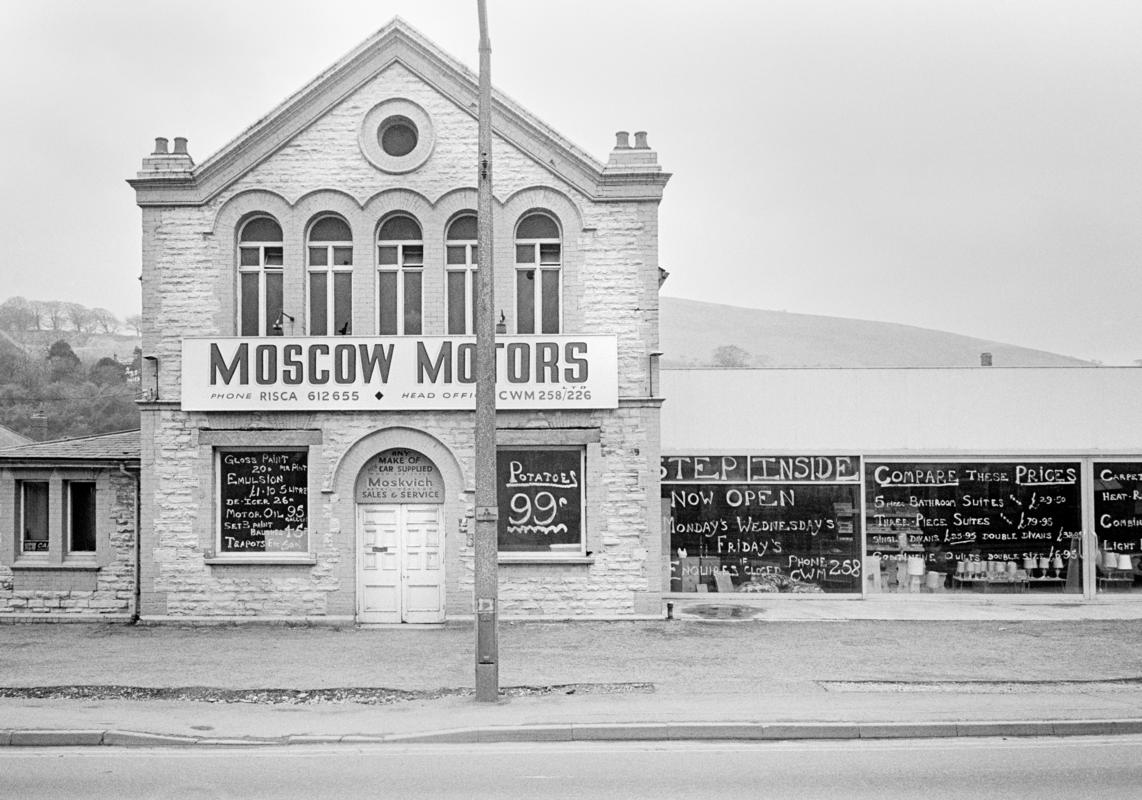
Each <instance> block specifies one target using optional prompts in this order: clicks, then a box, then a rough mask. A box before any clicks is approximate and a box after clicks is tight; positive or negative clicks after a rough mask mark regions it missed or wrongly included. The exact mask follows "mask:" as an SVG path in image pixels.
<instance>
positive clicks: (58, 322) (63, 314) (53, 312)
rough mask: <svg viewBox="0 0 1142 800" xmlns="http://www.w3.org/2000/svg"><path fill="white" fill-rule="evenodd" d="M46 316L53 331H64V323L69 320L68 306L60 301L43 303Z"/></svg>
mask: <svg viewBox="0 0 1142 800" xmlns="http://www.w3.org/2000/svg"><path fill="white" fill-rule="evenodd" d="M40 304H41V305H42V306H43V308H44V316H45V318H46V320H47V323H48V325H49V326H50V328H51V330H53V331H62V330H63V323H64V321H65V320H66V319H67V305H66V304H65V303H61V302H60V301H59V300H48V301H41V302H40Z"/></svg>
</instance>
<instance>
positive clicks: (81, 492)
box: [65, 481, 95, 553]
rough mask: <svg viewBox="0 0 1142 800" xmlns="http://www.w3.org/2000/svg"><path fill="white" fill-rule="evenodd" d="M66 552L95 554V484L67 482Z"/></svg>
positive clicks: (89, 482) (90, 482) (92, 482)
mask: <svg viewBox="0 0 1142 800" xmlns="http://www.w3.org/2000/svg"><path fill="white" fill-rule="evenodd" d="M65 486H66V494H67V500H66V503H67V505H66V506H65V510H66V512H67V516H66V524H67V551H68V552H69V553H94V552H95V482H94V481H68V482H67V483H66V484H65Z"/></svg>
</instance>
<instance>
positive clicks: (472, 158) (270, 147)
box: [130, 20, 669, 623]
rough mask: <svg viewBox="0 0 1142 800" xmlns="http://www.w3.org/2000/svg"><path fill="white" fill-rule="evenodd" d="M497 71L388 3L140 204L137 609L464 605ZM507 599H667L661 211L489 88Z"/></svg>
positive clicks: (413, 614) (620, 170)
mask: <svg viewBox="0 0 1142 800" xmlns="http://www.w3.org/2000/svg"><path fill="white" fill-rule="evenodd" d="M476 99H477V82H476V76H475V75H474V74H472V73H471V72H470V71H469V70H467V69H466V68H464V67H463V66H462V65H460V64H458V63H457V62H456V61H454V60H453V59H451V58H450V57H449V56H447V55H445V54H444V53H442V52H440V51H439V50H438V49H437V48H436V47H434V46H433V45H432V44H431V43H429V42H427V41H426V40H425V39H424V38H423V37H421V36H420V35H419V34H418V33H416V32H415V31H413V30H412V29H411V28H409V27H408V26H407V25H406V24H404V23H403V22H401V21H399V20H396V21H394V22H393V23H391V24H390V25H388V26H387V27H385V28H384V29H382V30H381V31H379V32H378V33H377V34H376V35H374V36H373V37H371V38H370V39H369V40H367V41H366V42H364V43H363V44H362V45H361V46H359V47H358V48H357V49H355V50H354V51H353V52H351V53H350V54H349V55H347V56H346V57H345V58H344V59H342V60H341V61H340V62H338V63H337V64H336V65H334V66H333V67H332V68H330V69H329V70H327V71H326V72H325V73H323V74H322V75H320V76H319V77H318V78H317V79H316V80H315V81H314V82H313V83H311V84H310V85H308V86H306V87H305V88H303V89H302V90H301V91H299V92H298V93H297V94H295V95H294V96H292V97H290V98H289V99H288V100H286V101H285V102H284V103H283V104H282V105H280V106H279V107H278V108H277V109H275V110H274V111H273V112H271V113H270V114H269V115H268V116H266V117H265V118H263V119H262V120H260V121H259V122H257V123H256V124H255V125H254V126H252V127H251V128H250V129H248V130H247V131H245V132H244V133H242V134H241V135H240V136H239V137H238V138H237V139H235V140H234V141H233V142H231V143H230V144H228V145H227V146H226V147H224V148H223V149H222V150H221V151H220V152H218V153H217V154H215V155H214V156H212V157H211V158H209V159H207V160H206V161H205V162H204V163H202V164H201V165H196V164H195V163H194V162H193V160H192V159H191V157H190V155H189V154H188V153H187V148H186V141H185V140H183V139H175V143H174V148H173V151H171V150H168V142H167V140H165V139H160V140H157V142H156V148H155V152H154V153H153V154H151V155H150V156H149V157H147V158H146V159H144V161H143V167H142V169H141V171H140V172H139V173H138V175H137V177H136V178H135V179H133V180H131V181H130V184H131V185H132V187H133V188H134V189H135V191H136V197H137V202H138V204H139V206H140V208H141V209H142V222H143V251H142V256H143V258H142V260H143V317H144V323H143V352H144V363H145V365H147V366H146V368H145V374H144V376H143V391H144V397H145V400H144V402H143V404H142V442H143V451H142V495H141V497H142V516H141V520H142V524H141V536H142V551H141V559H140V563H141V571H142V580H141V587H140V588H141V598H142V599H141V613H142V617H143V618H144V619H171V618H177V619H193V618H209V619H223V618H250V617H256V618H275V619H307V620H330V621H347V620H352V621H356V622H365V623H369V622H377V623H394V622H439V621H442V620H444V619H446V618H447V617H449V616H457V615H458V616H466V615H470V614H471V613H472V582H473V546H472V537H473V533H474V520H473V514H474V476H473V436H474V432H473V427H474V414H473V408H474V401H473V396H474V384H473V383H472V366H473V365H472V359H471V353H472V348H473V341H474V339H473V337H472V336H471V334H472V331H473V327H472V326H473V319H472V317H473V299H474V292H475V287H476V284H477V282H478V281H479V280H483V279H484V276H485V274H486V269H485V268H484V267H483V265H482V264H481V263H480V262H481V258H480V254H479V253H478V252H477V249H476V242H475V239H476V234H475V208H476V188H475V176H476V165H477V120H476V111H477V108H476ZM493 128H494V144H493V169H494V182H493V185H494V194H495V216H494V220H493V224H494V229H495V252H494V272H495V277H494V280H495V296H496V308H497V315H498V316H499V317H500V319H501V321H502V324H501V328H502V333H501V334H500V335H498V336H497V341H498V342H499V343H501V344H502V347H501V349H500V351H499V352H500V360H499V364H498V367H499V370H500V377H499V381H498V396H499V400H498V406H499V408H500V411H499V414H498V421H497V428H498V433H497V444H498V447H499V450H500V452H499V455H498V460H497V463H498V470H499V479H500V486H499V494H500V513H499V516H500V522H499V524H500V550H501V552H500V562H501V564H500V571H499V575H500V589H499V597H500V604H501V609H500V610H501V614H503V615H505V616H508V617H510V616H541V617H575V616H593V617H632V616H659V615H660V613H661V608H660V605H661V603H660V598H661V589H662V585H663V575H664V571H663V570H664V566H663V562H662V553H661V528H660V522H659V486H658V456H659V453H658V438H659V431H658V419H659V405H660V402H661V401H660V400H659V399H658V398H657V397H656V396H655V395H656V392H655V390H654V387H653V386H652V368H653V367H654V362H655V359H656V357H657V356H656V353H657V349H658V311H657V309H658V286H659V272H660V271H659V265H658V258H657V238H658V230H657V212H658V204H659V202H660V200H661V198H662V192H663V188H664V186H665V184H666V182H667V180H668V177H669V176H668V175H667V174H665V173H663V172H662V170H661V168H660V167H659V166H658V164H657V158H656V156H655V154H654V152H653V151H652V150H650V149H649V147H648V146H647V143H646V135H645V134H644V133H637V134H635V141H634V144H633V146H632V145H631V143H630V141H629V137H628V135H627V134H625V133H620V134H619V137H618V142H617V144H616V147H615V149H614V150H613V151H612V153H611V154H610V158H609V160H608V162H607V163H606V164H602V163H599V162H596V161H595V160H594V159H592V158H591V157H590V156H588V155H587V154H586V153H584V152H583V151H581V150H579V149H577V148H576V147H574V146H573V145H571V144H570V143H569V142H567V141H566V140H564V139H563V138H562V137H560V136H559V135H558V134H556V133H555V132H553V131H552V130H550V129H549V128H548V127H547V126H546V125H544V124H543V123H542V122H540V121H539V120H537V119H535V118H534V117H532V116H531V115H530V114H528V113H527V112H526V111H525V110H523V109H522V108H520V107H519V106H518V105H516V104H515V103H513V102H512V101H510V100H508V99H507V98H504V97H502V96H500V95H496V97H495V100H494V110H493Z"/></svg>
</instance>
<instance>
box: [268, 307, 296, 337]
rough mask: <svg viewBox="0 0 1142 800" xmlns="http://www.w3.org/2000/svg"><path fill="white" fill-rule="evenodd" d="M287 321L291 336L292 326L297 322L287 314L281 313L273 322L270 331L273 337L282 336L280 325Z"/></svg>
mask: <svg viewBox="0 0 1142 800" xmlns="http://www.w3.org/2000/svg"><path fill="white" fill-rule="evenodd" d="M287 319H288V320H289V332H290V335H293V324H294V323H295V322H297V320H295V319H294V318H293V317H291V316H290V315H289V314H287V313H286V312H284V311H283V312H281V313H280V314H278V318H277V319H276V320H274V324H273V327H272V328H271V329H270V330H271V331H272V333H273V335H274V336H281V335H282V323H283V322H284V321H285V320H287Z"/></svg>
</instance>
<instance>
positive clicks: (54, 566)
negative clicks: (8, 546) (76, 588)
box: [10, 561, 99, 572]
mask: <svg viewBox="0 0 1142 800" xmlns="http://www.w3.org/2000/svg"><path fill="white" fill-rule="evenodd" d="M10 569H12V570H20V569H29V570H36V569H44V570H72V571H75V572H95V571H97V570H98V569H99V565H98V564H96V563H95V562H94V561H64V562H56V563H53V562H51V561H16V562H15V563H13V564H12V565H11V567H10Z"/></svg>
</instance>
